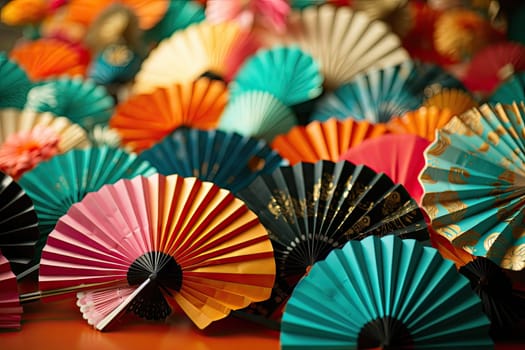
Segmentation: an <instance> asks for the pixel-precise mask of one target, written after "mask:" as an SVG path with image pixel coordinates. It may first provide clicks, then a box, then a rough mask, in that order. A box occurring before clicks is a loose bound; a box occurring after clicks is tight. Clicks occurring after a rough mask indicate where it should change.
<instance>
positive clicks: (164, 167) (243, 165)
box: [140, 128, 282, 193]
mask: <svg viewBox="0 0 525 350" xmlns="http://www.w3.org/2000/svg"><path fill="white" fill-rule="evenodd" d="M140 158H141V159H144V160H146V161H148V162H149V163H150V164H151V165H153V166H154V167H155V168H156V169H157V171H158V172H159V173H160V174H163V175H171V174H177V175H180V176H184V177H197V178H199V179H200V180H203V181H209V182H213V183H214V184H216V185H217V186H219V187H221V188H226V189H228V190H230V191H232V192H233V193H236V192H238V191H239V190H240V189H242V188H244V187H246V186H247V185H249V184H250V183H251V182H252V181H253V180H254V179H255V178H256V177H257V176H258V175H259V174H261V173H269V172H272V171H273V170H275V168H277V167H278V166H279V165H280V164H281V162H282V158H281V157H280V156H279V155H278V154H277V153H275V152H274V151H272V149H271V148H270V147H269V146H268V145H267V144H266V142H264V141H263V140H257V139H254V138H250V137H246V136H242V135H239V134H237V133H230V132H223V131H220V130H208V131H205V130H198V129H188V128H179V129H177V130H175V131H174V132H173V133H172V134H171V135H169V136H167V137H166V138H164V139H163V140H162V141H161V142H159V143H157V144H156V145H155V146H153V147H152V148H150V149H148V150H146V151H144V152H142V154H141V155H140Z"/></svg>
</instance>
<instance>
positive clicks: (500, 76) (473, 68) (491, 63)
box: [463, 42, 525, 94]
mask: <svg viewBox="0 0 525 350" xmlns="http://www.w3.org/2000/svg"><path fill="white" fill-rule="evenodd" d="M520 71H525V46H524V45H522V44H518V43H513V42H502V43H497V44H493V45H490V46H487V47H485V48H484V49H482V50H481V51H479V52H478V53H477V54H476V55H474V57H473V58H472V60H471V61H470V63H469V65H468V68H467V72H466V74H465V78H464V79H463V82H464V83H465V85H466V86H467V88H469V89H470V90H472V91H480V92H482V93H485V94H489V93H491V92H492V91H493V90H494V89H495V88H496V87H497V86H498V85H499V84H501V83H502V82H504V81H505V80H507V79H508V78H510V77H511V76H512V75H513V74H514V73H515V72H520Z"/></svg>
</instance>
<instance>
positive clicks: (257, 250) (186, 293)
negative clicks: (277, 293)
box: [39, 175, 275, 330]
mask: <svg viewBox="0 0 525 350" xmlns="http://www.w3.org/2000/svg"><path fill="white" fill-rule="evenodd" d="M274 280H275V260H274V258H273V248H272V245H271V243H270V240H269V238H268V233H267V232H266V230H265V228H264V227H263V226H262V225H261V224H260V223H259V220H258V218H257V216H256V215H255V214H254V213H253V212H252V211H250V210H249V209H248V207H247V206H246V205H245V204H244V203H243V202H242V201H241V200H239V199H237V198H236V197H234V196H233V195H232V194H231V193H230V192H229V191H227V190H224V189H221V188H219V187H218V186H216V185H214V184H212V183H210V182H202V181H200V180H198V179H196V178H183V177H180V176H178V175H171V176H167V177H165V176H162V175H153V176H151V177H148V178H146V177H140V176H139V177H135V178H134V179H132V180H120V181H118V182H117V183H115V184H114V185H106V186H104V187H102V188H101V189H100V190H99V191H97V192H92V193H90V194H88V195H87V196H86V197H85V198H84V199H83V200H82V201H81V202H79V203H76V204H74V205H73V206H72V207H71V208H70V210H69V211H68V213H67V214H66V215H64V216H63V217H62V218H61V219H60V220H59V221H58V223H57V225H56V227H55V229H54V231H52V232H51V234H50V235H49V238H48V240H47V244H46V246H45V248H44V250H43V253H42V259H41V262H40V277H39V281H40V288H41V290H42V291H43V294H45V293H46V291H49V290H54V289H62V290H63V289H64V288H82V289H84V290H83V291H82V293H81V294H79V295H78V297H79V304H80V305H81V310H82V312H83V313H84V317H86V318H87V319H88V321H89V322H90V323H92V324H94V326H95V327H96V328H97V329H99V330H102V329H105V328H106V327H107V326H108V325H110V324H111V323H112V321H113V320H115V319H116V318H117V316H119V315H120V314H121V313H122V312H124V311H126V310H130V311H133V312H134V313H135V314H137V315H139V316H140V317H143V318H146V319H164V318H166V317H167V316H168V315H169V314H170V313H171V310H172V305H175V304H178V306H180V308H181V309H182V310H184V311H185V312H186V314H187V315H188V316H189V317H190V318H191V319H192V321H193V322H194V323H195V324H196V325H197V326H198V327H200V328H204V327H206V326H207V325H209V324H210V323H211V322H212V321H215V320H218V319H221V318H224V317H226V316H227V315H228V314H229V312H230V310H232V309H240V308H243V307H246V306H248V305H249V304H250V303H251V302H252V301H257V300H258V301H262V300H265V299H267V298H268V297H269V296H270V292H271V289H272V287H273V284H274ZM87 286H89V288H88V287H87Z"/></svg>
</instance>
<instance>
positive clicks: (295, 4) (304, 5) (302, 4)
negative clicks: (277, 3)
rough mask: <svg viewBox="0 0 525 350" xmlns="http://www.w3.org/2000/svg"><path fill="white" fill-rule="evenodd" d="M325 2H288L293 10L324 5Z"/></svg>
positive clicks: (323, 0) (296, 0) (299, 0)
mask: <svg viewBox="0 0 525 350" xmlns="http://www.w3.org/2000/svg"><path fill="white" fill-rule="evenodd" d="M327 2H328V1H327V0H290V6H291V7H292V8H294V9H299V10H302V9H305V8H307V7H310V6H319V5H322V4H326V3H327Z"/></svg>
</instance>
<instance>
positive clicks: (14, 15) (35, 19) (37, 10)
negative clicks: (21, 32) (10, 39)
mask: <svg viewBox="0 0 525 350" xmlns="http://www.w3.org/2000/svg"><path fill="white" fill-rule="evenodd" d="M49 10H50V8H49V7H48V4H47V1H46V0H16V1H9V2H6V3H5V4H2V8H1V11H0V14H1V16H0V18H1V21H2V23H4V24H6V25H8V26H28V27H29V26H31V25H37V24H38V23H39V22H41V21H42V20H43V19H44V18H45V17H46V15H47V14H48V13H49Z"/></svg>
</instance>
